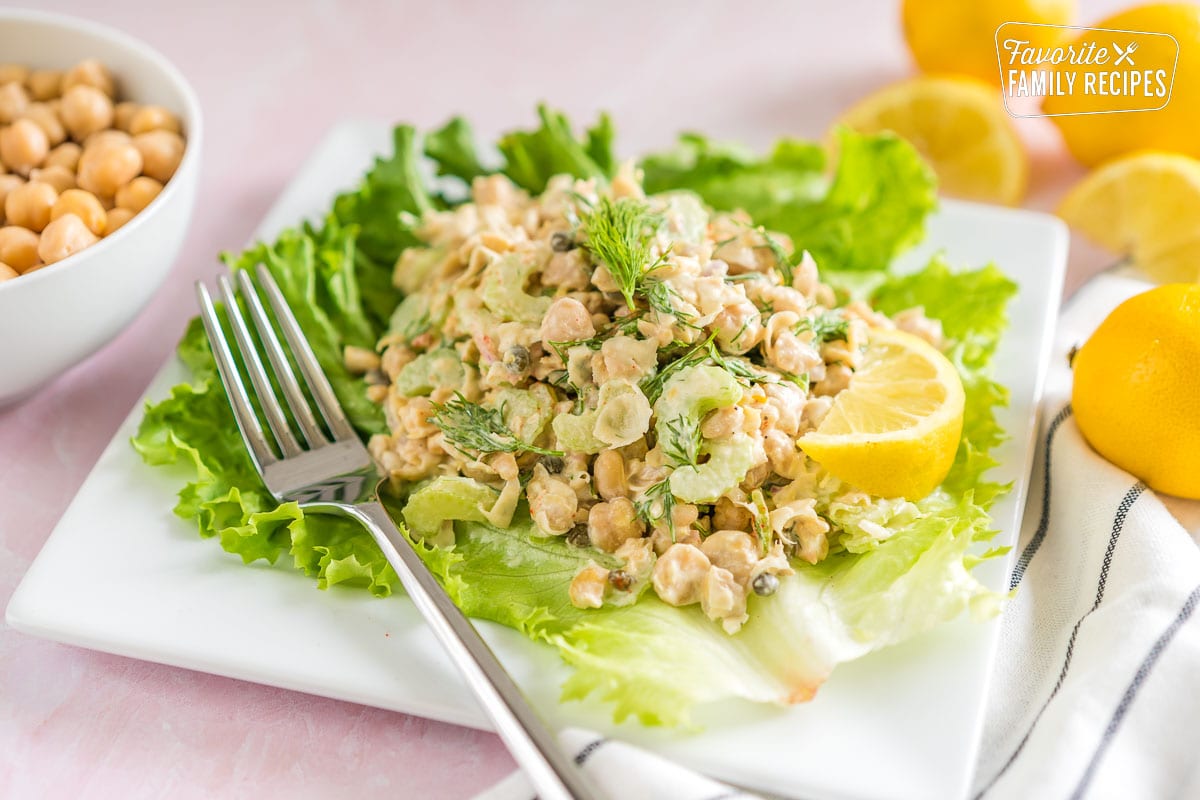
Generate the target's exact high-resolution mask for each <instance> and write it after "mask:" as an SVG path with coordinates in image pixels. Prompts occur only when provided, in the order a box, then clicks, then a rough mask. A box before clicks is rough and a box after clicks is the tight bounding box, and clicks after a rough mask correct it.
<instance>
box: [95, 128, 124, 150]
mask: <svg viewBox="0 0 1200 800" xmlns="http://www.w3.org/2000/svg"><path fill="white" fill-rule="evenodd" d="M111 144H133V137H132V136H130V135H129V134H128V133H126V132H125V131H119V130H117V129H115V128H105V129H104V130H102V131H96V132H95V133H93V134H91V135H89V136H88V137H87V138H86V139H84V140H83V149H84V150H88V149H90V148H93V147H107V146H108V145H111Z"/></svg>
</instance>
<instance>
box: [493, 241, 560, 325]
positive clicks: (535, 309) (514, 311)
mask: <svg viewBox="0 0 1200 800" xmlns="http://www.w3.org/2000/svg"><path fill="white" fill-rule="evenodd" d="M540 266H541V265H540V264H538V263H537V262H536V261H534V260H533V259H531V258H530V257H529V256H528V255H525V256H524V257H522V256H520V255H517V254H515V253H509V254H507V255H503V256H500V257H499V258H497V259H496V260H495V261H493V262H492V263H490V264H488V265H487V267H486V268H485V269H484V270H483V276H482V277H481V278H480V279H479V296H480V298H482V300H483V302H484V304H485V305H487V307H488V308H490V309H491V310H492V311H494V312H495V313H496V314H498V315H499V316H500V317H501V318H503V319H505V320H515V321H517V322H528V323H530V324H537V323H540V322H541V321H542V317H544V316H546V312H547V311H548V310H549V309H550V303H551V300H550V298H549V297H534V296H533V295H529V294H526V293H525V284H526V283H527V282H528V281H529V276H530V275H532V274H533V273H534V272H536V271H537V270H538V269H540Z"/></svg>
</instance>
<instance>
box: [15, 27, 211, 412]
mask: <svg viewBox="0 0 1200 800" xmlns="http://www.w3.org/2000/svg"><path fill="white" fill-rule="evenodd" d="M0 41H3V42H4V47H3V48H2V49H0V406H3V405H7V404H11V403H13V402H16V401H18V400H20V399H22V398H24V397H26V396H27V395H29V394H31V393H32V392H34V391H36V390H37V389H38V388H39V387H41V386H43V385H45V384H46V383H48V382H49V381H51V380H53V379H54V378H56V377H57V376H59V375H61V374H62V373H63V372H65V371H66V370H68V369H69V368H70V367H72V366H74V365H75V364H77V363H79V362H80V361H82V360H83V359H85V358H87V357H88V356H89V355H91V354H92V353H94V352H95V351H96V350H98V349H99V348H101V347H102V346H103V345H104V344H105V343H107V342H108V341H109V340H111V339H112V338H113V337H114V336H116V335H117V333H119V332H120V331H121V330H122V329H123V328H125V327H126V326H127V325H128V324H129V323H130V322H131V321H132V320H133V318H134V317H135V316H136V315H137V314H138V312H139V311H140V310H141V309H142V308H143V307H144V306H145V305H146V303H147V302H148V301H149V300H150V298H151V297H152V296H153V294H154V293H155V291H156V290H157V289H158V287H159V286H160V285H161V284H162V282H163V281H164V280H165V278H166V277H167V275H168V274H169V272H170V270H171V267H172V264H173V262H174V260H175V257H176V255H177V254H178V252H179V248H180V246H181V245H182V243H183V239H184V236H185V234H186V232H187V226H188V222H189V220H190V218H191V214H192V207H193V203H194V200H195V194H196V184H197V175H198V171H199V162H200V140H201V118H200V105H199V102H198V101H197V99H196V95H195V92H194V91H193V90H192V88H191V87H190V86H189V85H188V83H187V81H186V80H185V79H184V78H183V76H182V75H181V74H180V73H179V71H178V70H177V69H176V68H175V67H174V66H172V65H171V63H170V62H169V61H167V59H166V58H164V57H163V56H162V55H160V54H159V53H157V52H156V51H154V50H153V49H151V48H150V47H149V46H148V45H146V44H144V43H142V42H140V41H138V40H136V39H133V38H132V37H130V36H127V35H125V34H123V33H121V32H119V31H116V30H113V29H111V28H107V27H104V26H102V25H98V24H95V23H92V22H88V21H85V20H79V19H75V18H71V17H65V16H60V15H55V14H46V13H41V12H35V11H20V10H4V9H0Z"/></svg>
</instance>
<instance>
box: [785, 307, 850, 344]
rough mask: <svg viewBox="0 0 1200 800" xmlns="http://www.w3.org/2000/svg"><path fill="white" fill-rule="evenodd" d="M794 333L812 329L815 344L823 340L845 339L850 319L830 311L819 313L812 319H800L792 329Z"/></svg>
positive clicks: (821, 342) (848, 331) (848, 332)
mask: <svg viewBox="0 0 1200 800" xmlns="http://www.w3.org/2000/svg"><path fill="white" fill-rule="evenodd" d="M794 330H795V331H796V333H802V332H804V331H812V334H813V341H814V342H816V343H817V344H824V343H825V342H833V341H837V340H839V339H840V340H842V341H843V342H844V341H846V337H847V336H849V335H850V321H849V320H847V319H843V318H842V317H839V316H838V315H837V314H834V313H832V312H829V313H825V314H821V315H820V316H817V317H813V318H812V319H807V318H806V319H802V320H800V321H799V322H797V323H796V327H795V329H794Z"/></svg>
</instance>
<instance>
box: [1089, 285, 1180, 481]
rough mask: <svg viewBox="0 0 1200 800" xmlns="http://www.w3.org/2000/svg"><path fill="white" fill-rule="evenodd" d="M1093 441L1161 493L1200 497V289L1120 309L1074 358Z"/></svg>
mask: <svg viewBox="0 0 1200 800" xmlns="http://www.w3.org/2000/svg"><path fill="white" fill-rule="evenodd" d="M1073 366H1074V371H1075V385H1074V390H1073V391H1072V393H1071V404H1072V405H1073V406H1074V408H1075V421H1076V424H1078V425H1079V430H1080V431H1082V432H1083V435H1084V437H1085V438H1086V439H1087V440H1088V443H1089V444H1091V446H1092V447H1093V448H1094V449H1095V450H1096V452H1098V453H1099V454H1100V455H1102V456H1104V457H1105V458H1107V459H1108V460H1109V461H1111V462H1112V463H1114V464H1116V465H1117V466H1118V467H1120V468H1121V469H1124V470H1125V471H1127V472H1130V473H1132V474H1133V475H1136V476H1137V477H1139V478H1141V479H1142V480H1144V481H1145V482H1146V484H1147V485H1148V486H1149V487H1150V488H1151V489H1154V490H1156V491H1160V492H1165V493H1167V494H1173V495H1178V496H1180V497H1190V498H1195V499H1200V284H1196V283H1173V284H1168V285H1166V286H1159V287H1157V288H1155V289H1151V290H1150V291H1148V292H1143V293H1142V294H1139V295H1136V296H1135V297H1131V298H1129V299H1128V300H1126V301H1125V302H1124V303H1122V304H1121V305H1119V306H1117V308H1116V309H1114V310H1113V312H1112V313H1111V314H1109V315H1108V318H1107V319H1105V320H1104V322H1102V323H1101V324H1100V327H1099V328H1097V329H1096V332H1095V333H1093V334H1092V337H1091V338H1090V339H1088V340H1087V342H1086V343H1085V344H1084V345H1083V347H1082V348H1080V349H1079V352H1078V353H1076V355H1075V360H1074V364H1073Z"/></svg>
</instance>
